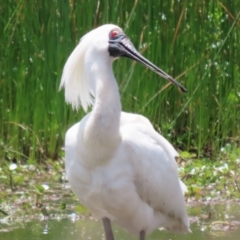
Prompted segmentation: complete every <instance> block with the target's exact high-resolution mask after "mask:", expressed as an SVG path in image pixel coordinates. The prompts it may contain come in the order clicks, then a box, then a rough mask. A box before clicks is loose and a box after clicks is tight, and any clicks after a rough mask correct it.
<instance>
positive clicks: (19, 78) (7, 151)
mask: <svg viewBox="0 0 240 240" xmlns="http://www.w3.org/2000/svg"><path fill="white" fill-rule="evenodd" d="M239 9H240V3H239V2H238V1H226V0H225V1H222V2H218V1H213V0H212V1H207V0H201V1H195V2H194V1H153V0H152V1H143V0H139V1H137V0H136V1H119V0H118V1H117V0H113V1H109V0H102V1H90V0H88V1H74V0H69V1H63V0H55V1H54V0H49V1H40V0H35V1H26V0H21V1H17V0H9V1H5V2H4V3H2V4H1V7H0V12H1V18H0V19H1V21H0V31H1V41H0V52H1V53H0V69H1V75H0V146H1V150H0V159H1V158H3V157H7V158H10V159H12V158H20V159H29V161H35V160H36V159H39V160H42V159H46V158H57V156H58V155H59V152H60V148H61V146H62V145H63V139H64V134H65V132H66V130H67V129H68V128H69V127H70V126H71V125H72V124H74V123H75V122H77V121H79V120H80V119H81V118H82V116H84V114H85V113H84V112H83V111H82V110H80V111H79V112H74V111H73V110H71V108H70V106H67V105H66V104H65V103H64V93H63V91H61V92H58V86H59V82H60V78H61V74H62V69H63V66H64V63H65V61H66V59H67V57H68V56H69V54H70V53H71V51H72V50H73V48H74V47H75V46H76V44H77V43H78V41H79V39H80V37H81V36H82V35H83V34H85V33H86V32H87V31H89V30H91V29H92V28H94V27H97V26H99V25H102V24H104V23H108V22H112V23H116V24H118V25H120V26H121V27H122V28H123V29H124V30H125V31H126V33H127V34H128V36H129V37H130V38H131V40H132V42H133V43H134V45H135V46H136V48H137V49H139V51H140V52H142V54H143V55H144V56H146V57H147V58H148V59H149V60H151V61H152V62H154V63H155V64H156V65H158V66H160V67H161V68H162V69H163V70H164V71H166V72H167V73H169V74H170V75H172V76H173V77H175V78H177V79H178V81H180V82H181V83H182V84H183V85H184V86H186V88H187V89H188V93H187V94H181V93H180V92H179V91H178V89H176V88H175V87H172V86H169V85H168V83H167V82H166V81H165V80H164V79H161V78H160V77H159V76H157V75H156V74H154V73H152V72H151V71H149V70H147V69H145V68H144V67H143V66H141V65H139V64H136V63H134V62H131V61H130V60H128V59H120V60H119V61H117V62H116V63H114V68H115V75H116V78H117V80H118V83H119V86H120V92H121V96H122V105H123V110H124V111H130V112H136V113H141V114H143V115H145V116H147V117H148V118H149V119H150V120H151V121H152V123H153V124H154V127H155V128H156V129H157V130H158V131H160V130H161V132H162V133H163V135H164V136H166V137H167V138H168V139H169V140H170V141H171V142H172V143H173V144H174V145H175V146H176V147H177V148H180V149H184V150H190V151H196V152H198V153H199V154H204V155H205V154H212V153H217V152H218V151H219V148H220V147H221V146H223V145H225V144H226V143H229V142H234V143H237V144H239V136H240V114H239V112H240V73H239V63H240V55H239V52H240V44H239V42H240V38H239V37H240V31H239V27H240V20H239V18H238V17H239V16H238V15H239V12H238V11H239Z"/></svg>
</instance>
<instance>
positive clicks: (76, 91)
mask: <svg viewBox="0 0 240 240" xmlns="http://www.w3.org/2000/svg"><path fill="white" fill-rule="evenodd" d="M84 45H86V41H85V42H84V41H82V40H81V41H80V43H79V44H78V46H77V47H76V48H75V49H74V51H73V52H72V54H71V55H70V56H69V58H68V60H67V62H66V64H65V66H64V69H63V75H62V79H61V83H60V89H61V88H63V87H64V88H65V100H66V102H67V103H70V104H71V105H72V107H73V108H74V109H76V110H77V109H78V108H79V106H80V104H81V105H82V107H83V109H84V111H87V108H88V106H90V105H92V104H93V97H92V95H91V94H92V90H91V86H90V83H89V81H88V79H87V76H86V74H85V71H84V64H83V61H84V55H85V52H86V49H87V48H86V46H84Z"/></svg>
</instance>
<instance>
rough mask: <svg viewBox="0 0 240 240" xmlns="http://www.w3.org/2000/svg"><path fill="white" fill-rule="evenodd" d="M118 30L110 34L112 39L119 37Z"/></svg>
mask: <svg viewBox="0 0 240 240" xmlns="http://www.w3.org/2000/svg"><path fill="white" fill-rule="evenodd" d="M118 33H119V32H118V30H112V31H111V32H110V37H111V38H115V37H116V36H117V35H118Z"/></svg>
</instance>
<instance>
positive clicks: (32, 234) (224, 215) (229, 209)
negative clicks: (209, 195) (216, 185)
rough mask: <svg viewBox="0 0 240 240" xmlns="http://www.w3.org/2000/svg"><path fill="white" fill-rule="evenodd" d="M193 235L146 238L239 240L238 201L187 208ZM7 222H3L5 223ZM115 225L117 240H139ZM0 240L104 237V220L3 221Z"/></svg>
mask: <svg viewBox="0 0 240 240" xmlns="http://www.w3.org/2000/svg"><path fill="white" fill-rule="evenodd" d="M188 210H189V215H190V216H191V222H192V223H191V229H192V232H193V233H192V234H187V235H175V234H171V233H167V232H163V231H155V232H154V233H152V234H151V235H150V236H148V237H147V240H158V239H162V240H192V239H194V240H200V239H201V240H202V239H204V240H206V239H207V240H226V239H227V240H237V239H239V236H240V225H239V222H240V211H239V210H240V207H239V204H236V203H234V204H233V203H231V204H216V205H213V204H211V205H199V206H194V207H191V208H189V209H188ZM3 224H4V225H3ZM113 227H114V235H115V238H116V240H126V239H127V240H136V239H137V238H136V237H134V236H130V235H129V234H128V233H126V232H125V231H124V230H122V229H121V228H119V227H118V226H113ZM0 230H1V232H0V239H4V240H29V239H31V240H68V239H69V240H79V239H83V240H88V239H91V240H99V239H100V240H101V239H102V240H104V239H105V238H104V235H103V229H102V224H101V221H94V220H90V219H88V218H87V219H82V218H79V216H78V215H77V214H75V213H72V214H70V215H69V217H68V218H66V219H60V218H55V219H48V220H46V219H45V220H42V221H32V222H28V223H24V222H21V223H18V224H16V225H15V226H11V224H10V223H3V222H2V223H1V228H0Z"/></svg>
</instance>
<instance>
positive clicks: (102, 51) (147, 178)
mask: <svg viewBox="0 0 240 240" xmlns="http://www.w3.org/2000/svg"><path fill="white" fill-rule="evenodd" d="M120 56H124V57H128V58H131V59H133V60H136V61H138V62H140V63H142V64H144V65H145V66H147V67H148V68H150V69H152V70H153V71H155V72H156V73H158V74H159V75H161V76H162V77H164V78H166V79H168V80H170V81H171V82H172V83H174V84H175V85H177V86H178V87H179V88H180V89H181V90H182V91H186V89H185V88H184V87H182V86H181V85H180V84H179V83H178V82H177V81H175V80H174V79H173V78H172V77H170V76H169V75H168V74H166V73H165V72H163V71H162V70H161V69H159V68H158V67H156V66H155V65H153V64H152V63H151V62H149V61H148V60H147V59H145V58H144V57H143V56H142V55H140V54H139V53H138V52H137V51H136V49H135V48H134V46H133V45H132V43H131V41H130V40H129V38H128V37H127V36H126V35H125V34H124V32H123V31H122V29H121V28H119V27H118V26H116V25H113V24H107V25H103V26H101V27H98V28H96V29H94V30H92V31H91V32H89V33H87V34H86V35H85V36H84V37H82V39H81V41H80V43H79V44H78V46H77V47H76V48H75V49H74V51H73V52H72V54H71V55H70V57H69V58H68V60H67V62H66V64H65V67H64V70H63V75H62V79H61V84H60V88H62V87H65V100H66V102H68V103H70V104H71V105H72V106H73V108H75V109H78V108H79V106H80V105H81V106H82V107H83V109H84V110H85V111H87V108H88V106H91V105H93V108H92V111H91V112H90V113H88V114H87V115H86V116H85V117H84V118H83V119H82V120H81V121H80V122H78V123H77V124H75V125H74V126H72V127H71V128H70V129H69V130H68V131H67V133H66V139H65V168H66V175H67V178H68V180H69V182H70V185H71V188H72V190H73V192H74V193H75V194H76V196H77V197H78V198H79V200H80V202H81V203H82V204H83V205H85V206H86V207H87V208H89V210H90V212H91V214H92V215H93V217H95V218H97V219H102V221H103V226H104V230H105V235H106V239H107V240H113V239H114V237H113V233H112V229H111V221H113V222H115V223H117V224H118V225H120V226H121V227H122V228H124V229H126V230H127V231H129V232H130V233H132V234H136V235H138V236H139V239H140V240H144V239H145V235H146V234H149V233H151V232H152V231H153V230H155V229H157V228H164V229H166V230H169V231H174V232H179V233H185V232H190V228H189V220H188V216H187V213H186V207H185V201H184V191H186V186H185V185H184V183H182V182H181V180H180V179H179V178H178V169H177V164H176V160H175V158H176V157H178V153H177V152H176V150H175V149H174V148H173V146H172V145H171V144H170V143H169V142H168V141H167V140H166V139H165V138H164V137H163V136H162V135H160V134H158V133H157V132H156V131H155V130H154V128H153V126H152V124H151V123H150V121H149V120H148V119H147V118H145V117H144V116H141V115H138V114H131V113H126V112H122V111H121V102H120V96H119V91H118V85H117V82H116V80H115V77H114V74H113V69H112V63H113V61H114V60H115V59H116V58H117V57H120Z"/></svg>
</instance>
